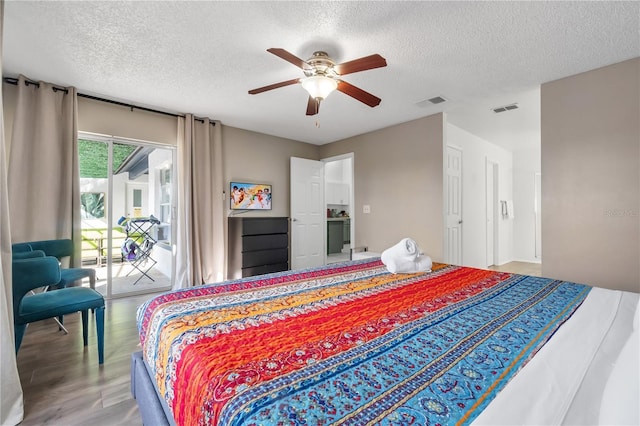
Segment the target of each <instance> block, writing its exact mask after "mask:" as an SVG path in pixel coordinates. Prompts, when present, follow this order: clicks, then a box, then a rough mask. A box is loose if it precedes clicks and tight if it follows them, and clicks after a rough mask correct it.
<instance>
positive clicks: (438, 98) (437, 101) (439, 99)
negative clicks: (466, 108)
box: [429, 96, 447, 104]
mask: <svg viewBox="0 0 640 426" xmlns="http://www.w3.org/2000/svg"><path fill="white" fill-rule="evenodd" d="M446 101H447V100H446V99H445V98H443V97H442V96H436V97H435V98H431V99H429V102H431V103H432V104H441V103H443V102H446Z"/></svg>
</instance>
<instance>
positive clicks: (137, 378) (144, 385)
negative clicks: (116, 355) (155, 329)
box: [131, 352, 175, 426]
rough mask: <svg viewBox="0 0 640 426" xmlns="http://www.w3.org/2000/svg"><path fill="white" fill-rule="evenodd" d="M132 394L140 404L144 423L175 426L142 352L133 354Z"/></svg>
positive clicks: (153, 425) (139, 408)
mask: <svg viewBox="0 0 640 426" xmlns="http://www.w3.org/2000/svg"><path fill="white" fill-rule="evenodd" d="M131 394H132V395H133V399H135V400H136V401H137V402H138V410H139V411H140V415H141V416H142V423H143V424H145V425H152V426H169V425H171V426H175V422H174V420H173V416H172V415H169V414H167V413H169V408H168V407H167V404H166V402H165V401H164V399H162V398H160V397H159V396H158V392H157V391H156V388H155V386H154V384H153V380H151V376H150V375H149V371H148V370H147V367H146V364H145V362H144V359H142V352H135V353H133V354H131Z"/></svg>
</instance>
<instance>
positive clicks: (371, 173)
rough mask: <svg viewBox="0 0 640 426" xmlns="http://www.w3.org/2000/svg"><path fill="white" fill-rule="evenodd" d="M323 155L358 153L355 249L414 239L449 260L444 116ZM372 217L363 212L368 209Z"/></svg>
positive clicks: (339, 145)
mask: <svg viewBox="0 0 640 426" xmlns="http://www.w3.org/2000/svg"><path fill="white" fill-rule="evenodd" d="M319 148H320V157H321V158H328V157H332V156H336V155H340V154H345V153H349V152H353V153H354V176H355V178H354V179H355V182H354V188H355V190H354V193H355V203H354V206H353V210H354V211H353V212H352V216H355V219H356V220H355V223H356V225H355V228H356V235H355V244H354V243H352V245H355V246H368V247H369V250H371V251H374V252H381V251H382V250H384V249H385V248H387V247H390V246H391V245H393V244H395V243H397V242H398V241H400V239H402V238H404V237H412V238H414V239H415V240H416V241H417V242H418V244H419V245H420V248H421V249H422V250H423V251H424V252H425V253H426V254H428V255H429V256H431V258H432V259H433V260H435V261H443V214H442V192H443V189H442V188H443V171H442V165H443V117H442V114H436V115H432V116H429V117H425V118H421V119H418V120H414V121H410V122H408V123H404V124H400V125H397V126H392V127H388V128H386V129H382V130H378V131H375V132H371V133H366V134H363V135H359V136H354V137H352V138H348V139H345V140H342V141H339V142H334V143H331V144H328V145H322V146H320V147H319ZM365 204H367V205H369V206H371V213H370V214H364V213H362V206H363V205H365Z"/></svg>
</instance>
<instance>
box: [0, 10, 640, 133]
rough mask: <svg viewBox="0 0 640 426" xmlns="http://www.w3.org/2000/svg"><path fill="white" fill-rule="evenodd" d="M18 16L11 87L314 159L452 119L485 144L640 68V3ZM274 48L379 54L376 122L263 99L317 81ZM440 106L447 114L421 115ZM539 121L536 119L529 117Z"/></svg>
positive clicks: (362, 83)
mask: <svg viewBox="0 0 640 426" xmlns="http://www.w3.org/2000/svg"><path fill="white" fill-rule="evenodd" d="M4 7H5V23H4V52H3V55H4V56H3V75H5V76H12V77H15V76H17V75H18V74H24V75H26V76H27V77H29V78H32V79H38V80H45V81H49V82H53V83H57V84H61V85H71V86H75V87H77V88H78V90H79V91H80V92H81V93H85V94H92V95H97V96H101V97H105V98H109V99H114V100H120V101H125V102H130V103H134V104H138V105H142V106H149V107H152V108H156V109H162V110H166V111H171V112H178V113H185V112H190V113H194V114H196V115H198V116H207V117H211V118H213V119H216V120H220V121H221V122H222V123H223V124H226V125H230V126H235V127H239V128H243V129H248V130H254V131H257V132H262V133H267V134H272V135H277V136H281V137H285V138H290V139H295V140H300V141H305V142H310V143H315V144H323V143H327V142H332V141H335V140H340V139H343V138H346V137H349V136H353V135H357V134H361V133H365V132H369V131H372V130H376V129H380V128H383V127H388V126H390V125H394V124H398V123H402V122H406V121H409V120H413V119H416V118H419V117H424V116H427V115H431V114H434V113H436V112H441V111H445V112H447V113H448V116H449V117H450V119H451V121H452V122H453V123H454V124H458V125H460V126H463V127H467V128H468V130H470V131H476V130H474V129H473V126H477V127H478V129H482V128H483V127H487V126H486V123H487V120H485V119H483V118H481V116H479V115H477V114H476V113H477V112H478V111H481V112H482V113H487V111H488V109H489V108H490V107H491V106H499V105H500V103H499V102H504V103H512V102H520V103H521V104H520V105H521V106H525V104H526V103H527V102H534V103H535V102H537V103H538V105H539V96H538V97H536V96H531V93H538V92H536V91H537V89H538V87H539V85H540V84H541V83H544V82H547V81H552V80H556V79H559V78H562V77H566V76H569V75H573V74H577V73H580V72H583V71H588V70H591V69H594V68H598V67H601V66H604V65H609V64H612V63H616V62H620V61H623V60H626V59H630V58H633V57H637V56H640V35H639V31H640V24H639V21H640V3H638V2H635V1H634V2H183V1H173V2H167V1H164V2H148V1H144V2H111V1H109V2H107V1H102V2H95V1H91V2H62V1H53V2H45V1H37V2H30V1H6V2H5V6H4ZM270 47H281V48H284V49H286V50H288V51H290V52H292V53H293V54H295V55H297V56H299V57H301V58H302V59H307V58H308V57H310V56H311V54H312V53H313V52H314V51H315V50H324V51H326V52H328V53H329V55H330V56H331V57H332V58H333V59H334V60H335V61H336V62H338V63H339V62H344V61H348V60H352V59H356V58H359V57H362V56H367V55H370V54H373V53H379V54H380V55H382V56H383V57H385V58H386V60H387V63H388V66H387V67H386V68H379V69H375V70H369V71H364V72H361V73H356V74H350V75H348V76H345V77H344V80H346V81H348V82H349V83H352V84H355V85H357V86H359V87H360V88H362V89H364V90H366V91H368V92H371V93H373V94H374V95H376V96H378V97H380V98H382V103H381V104H380V105H379V106H378V107H376V108H369V107H367V106H366V105H364V104H362V103H360V102H358V101H356V100H354V99H352V98H350V97H348V96H346V95H344V94H342V93H339V92H336V93H333V94H331V95H330V96H329V97H328V98H327V99H326V100H325V101H323V103H322V105H321V108H320V114H318V115H317V116H313V117H307V116H306V115H305V110H306V103H307V96H306V92H304V90H303V89H302V87H301V86H300V85H293V86H288V87H284V88H280V89H276V90H273V91H269V92H265V93H262V94H259V95H249V94H247V91H248V90H249V89H253V88H256V87H261V86H264V85H267V84H271V83H276V82H280V81H283V80H289V79H292V78H297V77H302V76H303V74H302V72H301V70H299V69H298V68H296V67H295V66H293V65H291V64H290V63H288V62H285V61H283V60H282V59H279V58H277V57H276V56H274V55H271V54H269V53H267V52H266V49H267V48H270ZM434 96H443V97H445V98H446V99H447V100H448V102H446V103H443V104H440V105H437V106H434V105H429V106H424V104H420V101H423V100H425V99H428V98H431V97H434ZM492 103H494V104H492ZM489 104H492V105H489ZM528 109H529V110H533V111H534V112H535V111H537V116H536V114H534V116H536V117H537V118H536V117H534V118H531V117H529V118H526V117H524V115H525V112H526V111H527V110H528ZM507 114H512V115H511V116H510V117H518V122H519V123H520V124H519V125H515V126H513V124H512V127H514V128H515V131H517V130H518V129H523V128H525V127H526V126H527V125H531V124H530V123H535V122H536V121H535V120H538V122H539V106H538V107H537V110H536V107H535V106H533V107H531V108H522V109H521V110H517V111H514V112H513V113H505V116H506V115H507ZM516 114H520V115H519V116H517V115H516ZM494 118H495V117H494ZM492 119H493V118H492ZM502 120H503V121H506V120H507V118H504V119H502ZM527 120H528V121H527ZM532 120H533V121H532ZM483 123H484V124H483ZM527 123H529V124H527ZM497 125H500V124H497ZM494 130H495V129H494ZM482 131H487V132H491V130H487V129H485V130H477V133H481V132H482ZM480 136H481V137H485V138H490V137H491V133H489V134H487V135H483V134H480ZM496 137H497V136H496ZM510 137H511V138H513V136H510Z"/></svg>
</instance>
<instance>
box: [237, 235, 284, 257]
mask: <svg viewBox="0 0 640 426" xmlns="http://www.w3.org/2000/svg"><path fill="white" fill-rule="evenodd" d="M287 247H289V235H288V234H269V235H245V236H243V237H242V251H243V252H244V253H246V252H249V251H256V250H267V249H275V248H287Z"/></svg>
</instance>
